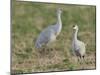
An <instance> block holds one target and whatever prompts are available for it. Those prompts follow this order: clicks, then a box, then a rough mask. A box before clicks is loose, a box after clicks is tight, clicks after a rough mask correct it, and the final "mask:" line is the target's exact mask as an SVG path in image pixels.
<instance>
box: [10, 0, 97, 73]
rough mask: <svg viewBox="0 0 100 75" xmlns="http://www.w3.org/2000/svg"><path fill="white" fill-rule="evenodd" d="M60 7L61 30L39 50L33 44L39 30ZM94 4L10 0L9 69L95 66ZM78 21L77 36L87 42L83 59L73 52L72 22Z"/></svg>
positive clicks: (30, 69)
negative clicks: (44, 47) (79, 60)
mask: <svg viewBox="0 0 100 75" xmlns="http://www.w3.org/2000/svg"><path fill="white" fill-rule="evenodd" d="M57 8H62V9H63V13H62V16H61V18H62V31H61V33H60V35H59V36H58V37H57V40H56V41H55V42H54V43H53V44H52V45H51V47H52V48H53V49H52V50H48V49H47V51H46V52H43V51H42V53H40V52H39V51H38V50H37V49H35V47H34V44H35V41H36V38H37V37H38V35H39V33H40V32H41V31H42V30H43V29H44V28H46V27H47V26H49V25H52V24H55V23H56V9H57ZM95 10H96V8H95V6H84V5H68V4H50V3H34V2H19V1H15V0H12V16H11V17H12V25H11V32H12V34H11V38H12V42H11V46H12V50H11V57H12V58H11V70H12V73H31V72H51V71H64V70H66V71H67V70H71V71H72V70H80V69H85V70H86V69H95V68H96V66H95V65H96V61H95V59H96V58H95V54H96V36H95V35H96V32H95V31H96V30H95V29H96V18H95V14H96V12H95ZM74 24H78V26H79V33H78V38H79V39H80V40H82V41H84V42H85V43H86V56H85V61H84V63H82V64H80V63H79V62H77V60H76V57H75V56H73V55H72V49H71V43H72V26H73V25H74Z"/></svg>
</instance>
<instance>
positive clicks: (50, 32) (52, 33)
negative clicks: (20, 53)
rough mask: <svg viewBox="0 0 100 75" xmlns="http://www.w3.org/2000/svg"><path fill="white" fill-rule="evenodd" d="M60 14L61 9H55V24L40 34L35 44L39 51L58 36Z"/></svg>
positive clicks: (60, 27)
mask: <svg viewBox="0 0 100 75" xmlns="http://www.w3.org/2000/svg"><path fill="white" fill-rule="evenodd" d="M61 12H62V11H61V9H57V22H56V24H55V25H50V26H48V27H47V28H45V29H44V30H43V31H42V32H41V33H40V35H39V36H38V38H37V40H36V43H35V47H36V48H38V49H39V48H41V47H42V46H48V45H49V44H50V43H52V42H54V41H55V40H56V37H57V36H58V35H59V33H60V32H61V29H62V21H61Z"/></svg>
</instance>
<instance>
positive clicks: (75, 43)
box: [72, 25, 86, 60]
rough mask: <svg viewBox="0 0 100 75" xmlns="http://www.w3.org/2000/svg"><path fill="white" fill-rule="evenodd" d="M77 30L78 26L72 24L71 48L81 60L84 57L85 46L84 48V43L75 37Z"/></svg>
mask: <svg viewBox="0 0 100 75" xmlns="http://www.w3.org/2000/svg"><path fill="white" fill-rule="evenodd" d="M78 30H79V28H78V26H77V25H74V26H73V40H72V50H73V51H74V53H75V55H76V56H77V57H79V58H80V59H81V60H82V59H84V56H85V52H86V48H85V43H84V42H82V41H80V40H78V39H77V33H78ZM79 58H78V60H79Z"/></svg>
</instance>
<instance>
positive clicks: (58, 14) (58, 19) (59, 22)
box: [57, 13, 62, 27]
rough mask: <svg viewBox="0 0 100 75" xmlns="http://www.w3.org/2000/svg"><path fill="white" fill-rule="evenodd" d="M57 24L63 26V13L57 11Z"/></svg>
mask: <svg viewBox="0 0 100 75" xmlns="http://www.w3.org/2000/svg"><path fill="white" fill-rule="evenodd" d="M57 25H59V26H60V27H62V21H61V13H57Z"/></svg>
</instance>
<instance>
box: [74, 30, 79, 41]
mask: <svg viewBox="0 0 100 75" xmlns="http://www.w3.org/2000/svg"><path fill="white" fill-rule="evenodd" d="M77 34H78V30H75V31H74V32H73V40H74V41H77Z"/></svg>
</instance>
